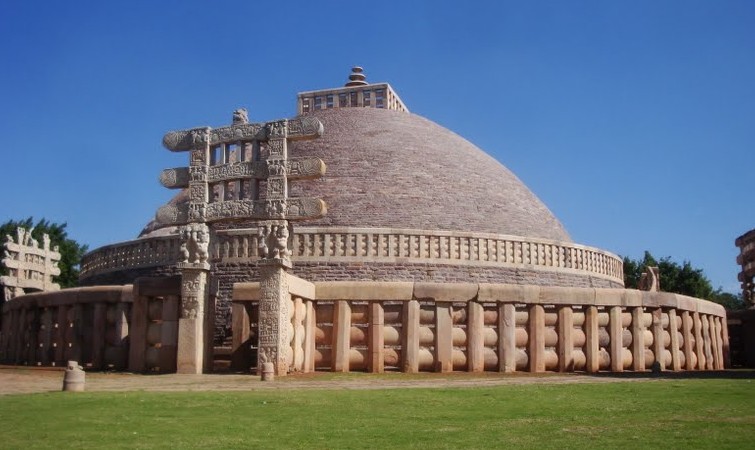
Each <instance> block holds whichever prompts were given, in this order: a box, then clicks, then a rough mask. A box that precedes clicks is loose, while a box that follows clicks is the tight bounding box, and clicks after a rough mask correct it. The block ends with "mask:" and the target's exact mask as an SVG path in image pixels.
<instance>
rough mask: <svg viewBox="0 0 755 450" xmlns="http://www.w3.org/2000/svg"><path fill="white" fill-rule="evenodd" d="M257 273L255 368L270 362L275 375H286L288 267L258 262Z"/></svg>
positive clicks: (272, 261)
mask: <svg viewBox="0 0 755 450" xmlns="http://www.w3.org/2000/svg"><path fill="white" fill-rule="evenodd" d="M259 269H260V304H259V328H258V329H259V352H258V361H257V367H258V368H261V367H262V364H263V363H266V362H271V363H273V365H274V366H275V374H276V375H279V376H282V375H286V374H287V373H288V360H289V358H288V352H289V351H290V346H289V342H290V337H289V336H288V329H289V326H288V317H289V311H288V308H289V303H290V302H291V294H290V293H289V289H288V274H287V272H286V269H287V267H286V266H285V265H284V264H281V262H280V261H276V260H261V261H260V263H259Z"/></svg>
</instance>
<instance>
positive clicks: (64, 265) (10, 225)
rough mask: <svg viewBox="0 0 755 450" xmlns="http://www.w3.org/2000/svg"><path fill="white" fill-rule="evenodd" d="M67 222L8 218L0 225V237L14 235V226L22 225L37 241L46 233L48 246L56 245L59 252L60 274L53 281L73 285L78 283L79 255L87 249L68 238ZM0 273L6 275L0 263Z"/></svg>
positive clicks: (82, 254) (5, 270)
mask: <svg viewBox="0 0 755 450" xmlns="http://www.w3.org/2000/svg"><path fill="white" fill-rule="evenodd" d="M67 226H68V224H67V223H62V224H61V223H51V222H50V221H48V220H46V219H44V218H43V219H40V220H39V221H38V222H37V223H36V224H35V223H34V218H32V217H29V218H27V219H26V220H9V221H7V222H5V223H4V224H2V225H0V238H3V240H4V237H5V235H6V234H9V235H11V236H14V237H15V236H16V228H18V227H22V228H26V229H27V230H30V229H32V228H34V231H32V237H33V238H34V239H36V240H37V241H39V242H42V235H43V234H47V235H49V236H50V246H51V247H54V246H56V245H57V246H58V251H59V252H60V262H59V263H58V267H59V268H60V275H59V276H57V277H54V278H53V281H55V282H56V283H58V284H60V287H62V288H68V287H74V286H77V285H78V283H79V263H80V262H81V257H82V256H84V253H86V251H87V246H86V245H81V244H79V243H78V242H76V241H74V240H73V239H69V238H68V232H67V231H66V227H67ZM0 273H2V275H7V274H8V271H7V269H6V268H5V266H4V265H3V264H1V263H0Z"/></svg>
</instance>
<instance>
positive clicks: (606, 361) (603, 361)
mask: <svg viewBox="0 0 755 450" xmlns="http://www.w3.org/2000/svg"><path fill="white" fill-rule="evenodd" d="M598 367H599V368H600V370H610V369H611V355H610V354H609V353H608V351H606V349H604V348H601V349H600V350H599V351H598Z"/></svg>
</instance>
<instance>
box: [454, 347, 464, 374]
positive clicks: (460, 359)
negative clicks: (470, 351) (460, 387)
mask: <svg viewBox="0 0 755 450" xmlns="http://www.w3.org/2000/svg"><path fill="white" fill-rule="evenodd" d="M451 360H452V361H453V366H454V370H466V368H467V355H466V353H464V352H462V351H461V350H459V349H456V348H455V349H453V351H452V352H451Z"/></svg>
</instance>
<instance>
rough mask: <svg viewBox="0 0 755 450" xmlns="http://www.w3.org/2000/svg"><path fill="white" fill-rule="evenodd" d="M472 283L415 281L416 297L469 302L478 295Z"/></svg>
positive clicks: (475, 285)
mask: <svg viewBox="0 0 755 450" xmlns="http://www.w3.org/2000/svg"><path fill="white" fill-rule="evenodd" d="M477 290H478V285H477V284H472V283H422V282H420V283H414V298H416V299H418V300H435V301H436V302H467V301H470V300H473V299H475V297H477Z"/></svg>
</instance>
